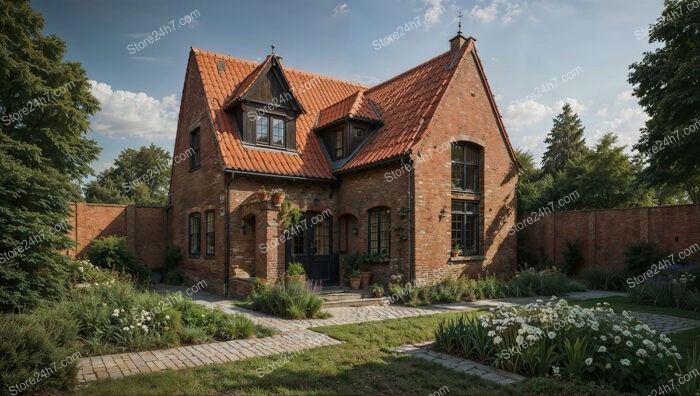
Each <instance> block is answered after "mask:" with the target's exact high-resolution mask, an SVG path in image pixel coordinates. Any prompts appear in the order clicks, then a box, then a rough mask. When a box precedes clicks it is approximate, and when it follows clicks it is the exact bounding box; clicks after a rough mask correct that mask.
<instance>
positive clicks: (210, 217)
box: [205, 210, 216, 256]
mask: <svg viewBox="0 0 700 396" xmlns="http://www.w3.org/2000/svg"><path fill="white" fill-rule="evenodd" d="M205 216H206V217H205V219H206V224H207V234H206V239H207V245H206V253H207V256H213V255H214V252H215V250H214V248H215V246H216V242H215V234H214V211H213V210H208V211H206V212H205Z"/></svg>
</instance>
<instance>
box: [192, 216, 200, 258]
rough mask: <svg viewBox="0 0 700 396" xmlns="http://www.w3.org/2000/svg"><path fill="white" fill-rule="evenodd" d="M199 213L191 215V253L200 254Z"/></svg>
mask: <svg viewBox="0 0 700 396" xmlns="http://www.w3.org/2000/svg"><path fill="white" fill-rule="evenodd" d="M200 230H201V221H200V217H199V213H195V214H192V215H190V254H199V250H200V249H199V241H200V239H199V236H200V233H201V231H200Z"/></svg>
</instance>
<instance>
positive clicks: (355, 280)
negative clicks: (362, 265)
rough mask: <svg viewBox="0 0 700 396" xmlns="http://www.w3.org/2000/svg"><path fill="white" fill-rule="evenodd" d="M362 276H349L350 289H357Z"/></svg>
mask: <svg viewBox="0 0 700 396" xmlns="http://www.w3.org/2000/svg"><path fill="white" fill-rule="evenodd" d="M361 282H362V278H350V288H351V289H352V290H359V289H360V283H361Z"/></svg>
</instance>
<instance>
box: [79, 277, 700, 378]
mask: <svg viewBox="0 0 700 396" xmlns="http://www.w3.org/2000/svg"><path fill="white" fill-rule="evenodd" d="M179 290H184V288H183V289H178V288H173V287H163V288H161V290H160V291H162V292H176V291H179ZM613 295H620V293H613V292H599V291H590V292H581V293H571V294H569V295H567V298H569V299H591V298H600V297H608V296H613ZM192 298H193V299H194V300H195V301H196V302H197V303H200V304H202V305H206V306H208V307H210V308H219V309H221V310H223V311H224V312H228V313H230V314H240V315H244V316H246V317H248V318H249V319H251V320H252V321H253V322H255V323H257V324H260V325H263V326H266V327H269V328H272V329H275V330H277V331H278V332H279V334H277V335H274V336H270V337H265V338H257V339H249V340H234V341H227V342H216V343H211V344H202V345H192V346H185V347H178V348H170V349H164V350H157V351H148V352H132V353H122V354H117V355H105V356H94V357H89V358H84V359H82V360H81V362H80V369H79V372H78V380H79V382H81V383H82V382H87V381H94V380H96V379H102V378H120V377H123V376H126V375H133V374H140V373H151V372H157V371H161V370H166V369H171V370H179V369H183V368H187V367H196V366H202V365H206V364H214V363H225V362H231V361H236V360H242V359H247V358H252V357H258V356H270V355H277V354H281V353H285V352H293V351H299V350H303V349H308V348H316V347H319V346H325V345H335V344H339V343H340V341H338V340H335V339H333V338H330V337H328V336H327V335H325V334H320V333H317V332H314V331H311V330H308V328H309V327H318V326H331V325H343V324H352V323H362V322H371V321H378V320H387V319H397V318H407V317H415V316H424V315H434V314H438V313H447V312H458V311H471V310H476V309H485V308H492V307H495V306H497V305H499V304H505V305H516V304H527V303H530V302H533V301H535V300H536V298H509V299H502V300H480V301H475V302H465V303H453V304H442V305H434V306H429V307H420V308H411V307H404V306H399V305H387V306H368V307H343V308H329V309H326V311H327V312H328V313H330V314H331V318H329V319H311V320H286V319H281V318H278V317H274V316H270V315H266V314H263V313H259V312H255V311H250V310H247V309H244V308H241V307H237V306H235V305H233V303H232V301H231V300H227V299H224V298H222V297H219V296H216V295H213V294H209V293H206V292H204V291H200V292H198V293H196V294H195V295H194V296H192ZM635 314H636V315H638V316H639V315H641V316H642V317H640V319H642V320H643V321H649V326H650V327H652V328H655V329H658V330H660V331H665V332H668V333H670V332H674V331H682V330H683V329H687V328H693V327H697V326H700V322H698V321H693V320H691V319H683V318H676V317H670V316H663V315H652V314H637V313H635ZM465 367H466V366H465ZM474 367H476V366H474ZM471 369H473V367H472V368H470V370H471ZM477 371H478V370H477ZM494 378H496V377H494ZM496 382H498V381H496Z"/></svg>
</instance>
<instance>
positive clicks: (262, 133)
mask: <svg viewBox="0 0 700 396" xmlns="http://www.w3.org/2000/svg"><path fill="white" fill-rule="evenodd" d="M255 142H256V143H261V144H270V119H269V118H268V117H267V116H261V115H258V116H257V119H256V120H255Z"/></svg>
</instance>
